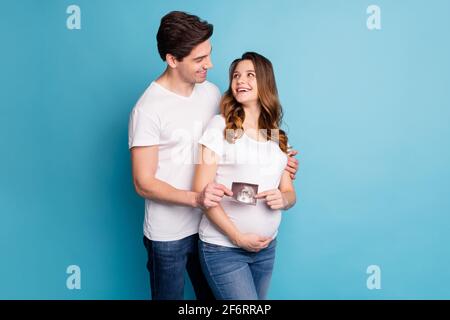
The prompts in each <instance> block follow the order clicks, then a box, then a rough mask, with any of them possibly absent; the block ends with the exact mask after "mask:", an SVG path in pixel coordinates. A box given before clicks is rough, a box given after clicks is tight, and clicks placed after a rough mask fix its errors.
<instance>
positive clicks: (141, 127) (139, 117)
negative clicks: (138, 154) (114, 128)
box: [128, 107, 161, 149]
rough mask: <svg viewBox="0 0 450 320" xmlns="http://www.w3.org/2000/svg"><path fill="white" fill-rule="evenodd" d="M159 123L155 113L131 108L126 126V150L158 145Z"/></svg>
mask: <svg viewBox="0 0 450 320" xmlns="http://www.w3.org/2000/svg"><path fill="white" fill-rule="evenodd" d="M160 133H161V121H160V118H159V116H158V115H157V113H156V112H152V113H147V112H146V111H144V110H142V109H141V108H136V107H135V108H133V110H132V111H131V114H130V119H129V124H128V148H129V149H131V148H132V147H143V146H152V145H158V144H159V138H160Z"/></svg>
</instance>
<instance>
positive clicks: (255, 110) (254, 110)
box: [242, 103, 261, 130]
mask: <svg viewBox="0 0 450 320" xmlns="http://www.w3.org/2000/svg"><path fill="white" fill-rule="evenodd" d="M243 107H244V112H245V120H244V123H243V124H242V126H243V127H244V130H246V129H258V123H259V115H260V114H261V107H260V106H259V104H257V103H254V104H247V105H244V106H243Z"/></svg>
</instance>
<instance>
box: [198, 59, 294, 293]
mask: <svg viewBox="0 0 450 320" xmlns="http://www.w3.org/2000/svg"><path fill="white" fill-rule="evenodd" d="M281 118H282V109H281V105H280V103H279V100H278V93H277V88H276V83H275V76H274V73H273V69H272V64H271V62H270V61H269V60H268V59H266V58H265V57H263V56H261V55H259V54H257V53H254V52H247V53H245V54H244V55H243V56H242V58H240V59H236V60H235V61H233V63H232V64H231V66H230V86H229V88H228V91H226V92H225V94H224V96H223V97H222V100H221V114H220V115H217V116H215V117H213V118H212V119H211V121H210V123H209V124H208V126H207V128H206V130H205V132H204V134H203V136H202V138H201V139H200V141H199V143H200V164H198V165H197V168H196V174H195V179H194V190H195V191H201V190H203V188H204V187H205V186H206V185H207V184H208V183H210V182H212V181H215V182H217V183H220V184H223V185H225V186H226V187H227V188H229V189H232V190H233V197H224V198H223V199H222V201H221V202H220V205H218V206H216V207H213V208H209V209H207V210H205V214H204V215H203V218H202V221H201V223H200V229H199V236H200V243H199V250H200V260H201V264H202V268H203V272H204V273H205V276H206V278H207V280H208V283H209V285H210V287H211V289H212V291H213V293H214V295H215V297H216V298H217V299H265V298H266V296H267V290H268V287H269V283H270V279H271V275H272V269H273V263H274V259H275V247H276V239H275V237H276V235H277V232H278V231H277V230H278V226H279V224H280V221H281V210H286V209H288V208H290V207H292V206H293V205H294V204H295V201H296V196H295V190H294V187H293V184H292V180H291V178H290V175H289V172H287V171H285V170H284V168H285V166H286V163H287V153H288V143H287V140H288V139H287V136H286V134H285V132H284V131H282V130H281V129H280V127H279V126H280V123H281ZM256 188H258V191H259V193H257V194H256V196H253V195H254V194H255V193H256V192H255V191H256ZM237 193H240V194H241V195H242V193H245V195H246V196H245V198H246V199H245V201H242V200H239V199H240V198H241V199H242V196H236V195H237ZM218 196H223V195H222V194H221V195H218ZM248 197H250V198H251V199H250V200H252V201H249V199H247V198H248Z"/></svg>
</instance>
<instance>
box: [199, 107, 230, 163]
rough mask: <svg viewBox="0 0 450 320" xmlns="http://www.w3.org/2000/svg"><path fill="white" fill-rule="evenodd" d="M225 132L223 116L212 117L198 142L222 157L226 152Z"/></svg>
mask: <svg viewBox="0 0 450 320" xmlns="http://www.w3.org/2000/svg"><path fill="white" fill-rule="evenodd" d="M224 130H225V119H224V118H223V117H222V116H221V115H216V116H214V117H212V119H211V120H210V121H209V123H208V125H207V126H206V129H205V132H204V133H203V135H202V137H201V138H200V140H199V141H198V143H199V144H202V145H204V146H205V147H207V148H208V149H210V150H212V151H214V152H215V153H216V154H217V155H218V156H220V157H222V156H223V152H224V143H225V138H224V135H223V132H224Z"/></svg>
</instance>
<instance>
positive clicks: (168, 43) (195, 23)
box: [156, 11, 213, 61]
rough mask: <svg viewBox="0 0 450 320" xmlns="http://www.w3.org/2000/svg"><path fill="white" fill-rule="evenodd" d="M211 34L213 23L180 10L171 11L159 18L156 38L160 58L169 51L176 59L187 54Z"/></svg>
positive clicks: (163, 57)
mask: <svg viewBox="0 0 450 320" xmlns="http://www.w3.org/2000/svg"><path fill="white" fill-rule="evenodd" d="M212 34H213V25H212V24H210V23H208V22H207V21H204V20H201V19H200V18H199V17H197V16H194V15H192V14H188V13H186V12H182V11H172V12H169V13H168V14H166V15H165V16H164V17H162V19H161V24H160V25H159V29H158V33H157V35H156V40H157V42H158V51H159V55H160V56H161V59H163V61H165V60H166V54H168V53H170V54H171V55H173V56H174V57H175V58H176V59H177V60H178V61H181V60H183V58H184V57H186V56H188V55H189V54H190V53H191V51H192V49H193V48H194V47H195V46H197V45H198V44H200V43H202V42H204V41H206V40H208V39H209V38H210V37H211V36H212Z"/></svg>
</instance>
